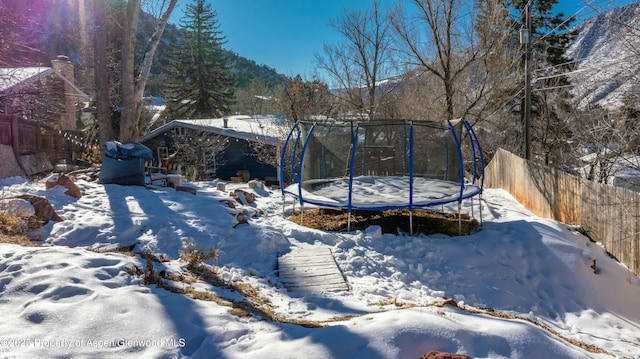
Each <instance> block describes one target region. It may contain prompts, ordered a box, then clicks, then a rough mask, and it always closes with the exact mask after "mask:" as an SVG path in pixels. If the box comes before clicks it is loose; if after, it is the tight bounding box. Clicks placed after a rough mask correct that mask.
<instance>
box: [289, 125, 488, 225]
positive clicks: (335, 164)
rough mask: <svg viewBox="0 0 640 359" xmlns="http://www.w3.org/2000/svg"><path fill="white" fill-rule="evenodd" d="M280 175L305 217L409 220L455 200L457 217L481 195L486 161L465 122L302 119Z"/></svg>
mask: <svg viewBox="0 0 640 359" xmlns="http://www.w3.org/2000/svg"><path fill="white" fill-rule="evenodd" d="M465 154H466V157H465ZM279 177H280V178H279V179H280V187H281V189H282V195H283V198H285V197H286V196H292V197H294V198H295V199H296V200H297V201H298V202H299V203H300V205H301V208H302V210H303V211H304V205H305V204H310V205H315V206H321V207H329V208H339V209H344V210H347V211H348V213H349V217H350V215H351V212H352V210H356V209H357V210H388V209H401V208H406V209H408V210H409V215H410V218H411V214H412V211H413V209H414V208H427V207H434V206H439V205H442V206H444V205H445V204H448V203H455V202H457V203H458V213H459V212H460V210H461V203H462V201H463V200H465V199H468V198H473V197H475V196H481V195H482V188H483V184H484V157H483V153H482V148H481V147H480V143H479V141H478V137H477V136H476V133H475V132H474V131H473V128H472V127H471V125H470V124H469V122H467V121H466V120H456V121H444V122H429V121H407V120H370V121H338V120H327V121H315V122H311V121H298V122H296V123H295V124H294V125H293V126H292V128H291V131H290V132H289V135H288V136H287V139H286V141H285V144H284V146H283V149H282V153H281V159H280V171H279ZM472 208H473V204H472ZM480 209H481V207H480ZM480 213H481V212H480ZM458 217H459V218H461V217H462V216H458ZM411 227H412V226H411ZM349 230H350V226H349Z"/></svg>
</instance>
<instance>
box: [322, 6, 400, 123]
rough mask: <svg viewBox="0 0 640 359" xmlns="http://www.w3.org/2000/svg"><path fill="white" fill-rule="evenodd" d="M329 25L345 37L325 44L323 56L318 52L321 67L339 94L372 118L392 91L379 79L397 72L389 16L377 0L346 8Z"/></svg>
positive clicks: (360, 112) (364, 114)
mask: <svg viewBox="0 0 640 359" xmlns="http://www.w3.org/2000/svg"><path fill="white" fill-rule="evenodd" d="M329 26H330V27H331V28H332V29H333V30H335V31H337V32H339V33H340V34H342V35H343V37H344V42H343V43H341V44H325V45H324V47H323V52H324V56H323V55H320V54H317V55H316V61H317V63H318V66H319V67H320V68H322V69H324V70H325V71H327V73H328V74H329V76H330V77H331V79H332V80H333V81H334V83H335V85H334V87H335V88H338V89H340V91H337V92H336V96H338V98H339V99H340V100H341V101H342V102H343V103H346V104H348V106H349V109H350V110H352V111H355V112H356V113H357V115H358V116H362V117H364V118H366V119H373V118H376V117H377V116H378V111H379V105H380V103H382V102H384V101H385V98H386V97H387V96H388V95H389V93H391V92H392V91H393V86H381V83H380V81H381V80H385V79H388V78H389V77H390V76H391V75H392V74H395V72H396V70H397V67H394V62H393V52H392V48H391V44H392V42H391V40H392V38H391V27H390V25H389V22H388V19H387V16H386V15H385V12H384V10H383V8H382V6H381V5H380V1H378V0H374V1H373V2H372V6H371V8H370V9H367V10H362V11H347V12H345V13H344V14H343V15H342V16H340V17H338V18H335V19H332V20H331V21H330V22H329Z"/></svg>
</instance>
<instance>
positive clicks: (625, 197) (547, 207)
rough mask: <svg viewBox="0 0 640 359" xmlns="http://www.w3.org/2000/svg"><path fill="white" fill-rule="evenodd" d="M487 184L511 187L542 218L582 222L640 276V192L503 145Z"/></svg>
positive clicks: (517, 196) (489, 168)
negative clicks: (598, 180)
mask: <svg viewBox="0 0 640 359" xmlns="http://www.w3.org/2000/svg"><path fill="white" fill-rule="evenodd" d="M485 183H486V186H487V187H493V188H502V189H505V190H507V191H508V192H509V193H511V195H513V196H514V197H515V198H516V199H517V200H518V201H519V202H520V203H522V204H523V205H524V206H525V207H527V208H528V209H529V210H530V211H532V212H533V213H535V214H536V215H538V216H540V217H545V218H552V219H555V220H558V221H561V222H564V223H567V224H572V225H579V226H581V227H582V228H584V230H585V231H586V232H587V233H588V234H589V236H590V237H591V238H592V239H594V240H596V241H599V242H602V243H603V244H604V246H605V247H606V249H607V251H608V252H609V253H611V254H612V255H613V256H615V257H616V258H617V259H618V260H620V262H622V263H624V264H625V265H626V266H627V267H629V268H630V269H631V270H632V271H633V272H634V273H636V274H637V275H640V193H638V192H634V191H631V190H628V189H626V188H621V187H613V186H610V185H607V184H600V183H595V182H592V181H587V180H584V179H582V178H580V177H578V176H574V175H571V174H568V173H565V172H562V171H558V170H557V169H554V168H550V167H547V166H544V165H540V164H537V163H533V162H530V161H526V160H524V159H522V158H520V157H518V156H516V155H514V154H512V153H510V152H507V151H505V150H502V149H500V150H498V152H497V153H496V155H495V156H494V158H493V159H492V160H491V163H489V165H488V166H487V168H486V169H485Z"/></svg>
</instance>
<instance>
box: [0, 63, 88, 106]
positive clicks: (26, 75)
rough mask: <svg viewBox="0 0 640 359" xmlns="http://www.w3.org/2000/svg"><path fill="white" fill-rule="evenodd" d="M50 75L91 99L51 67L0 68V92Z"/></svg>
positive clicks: (85, 97) (80, 94)
mask: <svg viewBox="0 0 640 359" xmlns="http://www.w3.org/2000/svg"><path fill="white" fill-rule="evenodd" d="M51 74H54V75H57V76H58V77H60V79H62V81H64V82H66V83H67V84H68V85H70V86H71V87H72V88H73V89H74V90H75V91H76V93H77V94H78V95H79V96H81V97H83V98H84V99H85V100H87V101H89V100H90V99H91V98H90V97H89V95H87V94H85V93H84V92H83V91H82V90H80V88H78V87H77V86H76V85H75V84H74V83H73V82H71V81H70V80H69V79H67V78H66V77H65V76H64V75H63V74H62V73H60V72H59V71H56V70H55V69H54V68H52V67H44V66H38V67H16V68H0V92H6V91H10V90H11V89H13V88H14V87H16V86H18V85H20V84H24V83H26V82H29V81H39V80H40V79H45V78H46V77H48V76H50V75H51Z"/></svg>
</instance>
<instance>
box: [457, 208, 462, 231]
mask: <svg viewBox="0 0 640 359" xmlns="http://www.w3.org/2000/svg"><path fill="white" fill-rule="evenodd" d="M458 235H460V236H461V235H462V201H458Z"/></svg>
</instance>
